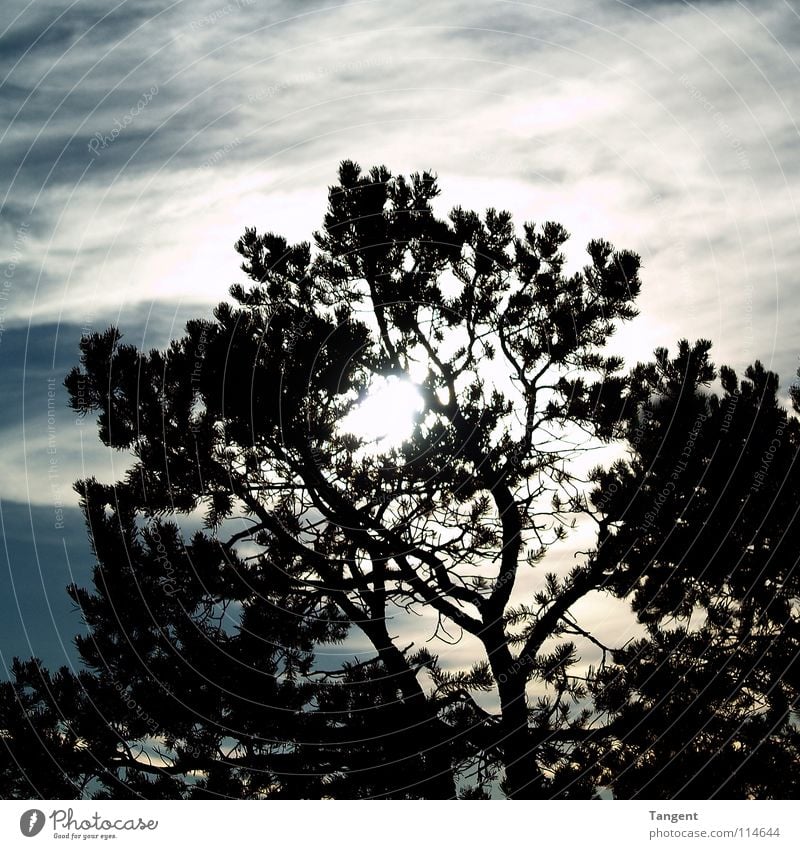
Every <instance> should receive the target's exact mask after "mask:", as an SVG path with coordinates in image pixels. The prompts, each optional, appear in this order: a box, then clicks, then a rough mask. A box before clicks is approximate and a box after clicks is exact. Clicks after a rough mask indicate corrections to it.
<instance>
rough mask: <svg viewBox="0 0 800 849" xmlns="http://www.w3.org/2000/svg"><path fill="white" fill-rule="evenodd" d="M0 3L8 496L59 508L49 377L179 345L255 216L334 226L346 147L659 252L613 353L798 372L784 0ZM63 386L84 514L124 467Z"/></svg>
mask: <svg viewBox="0 0 800 849" xmlns="http://www.w3.org/2000/svg"><path fill="white" fill-rule="evenodd" d="M0 15H2V18H0V32H3V30H4V29H5V28H6V27H8V29H7V30H6V31H5V32H4V33H3V35H2V37H0V52H1V53H2V55H3V57H4V59H5V60H6V61H5V63H4V67H6V68H8V69H10V70H9V71H8V75H7V77H6V79H5V81H4V82H3V83H2V94H3V98H2V106H0V109H1V110H2V113H1V114H2V116H3V121H2V124H0V142H1V143H0V163H1V164H2V173H3V174H4V175H6V180H7V183H5V184H4V185H3V186H2V187H1V188H2V191H0V238H2V244H3V255H2V257H0V259H1V260H2V263H3V266H2V269H0V275H3V274H4V273H5V272H7V271H9V269H11V272H12V273H11V274H10V277H6V279H8V280H9V281H10V285H9V287H8V288H7V290H6V291H7V299H6V300H4V301H0V313H1V314H2V322H1V323H0V327H2V337H0V364H2V366H3V373H2V378H1V379H2V382H3V383H2V387H0V388H2V390H3V391H4V398H5V399H6V403H5V404H4V407H3V409H2V410H0V431H2V435H3V436H4V437H5V439H6V445H12V446H14V447H15V448H16V450H15V451H7V452H5V453H4V457H3V461H2V467H0V496H3V497H4V498H12V499H14V500H16V501H18V502H22V501H26V502H27V501H30V502H32V503H33V504H34V505H36V507H35V508H33V509H36V510H42V511H44V512H45V513H47V511H51V512H52V510H53V501H54V497H55V496H54V492H53V489H52V479H51V476H50V475H49V472H48V469H49V465H48V463H49V459H48V457H49V455H48V454H47V450H48V446H49V441H48V440H49V434H48V430H47V421H48V419H47V414H48V410H47V391H48V383H47V381H48V380H49V379H52V378H53V377H55V379H56V383H57V385H58V386H59V387H60V382H61V379H63V373H64V372H65V370H66V369H67V368H69V367H70V366H71V365H73V364H74V362H75V361H76V359H77V350H76V343H77V339H78V338H79V336H80V333H81V331H82V330H83V329H102V328H104V327H105V326H106V325H107V324H109V323H112V322H113V323H117V324H119V325H120V326H121V327H122V329H123V331H124V332H125V333H126V335H127V338H128V340H129V341H134V342H137V343H138V342H139V341H140V340H141V339H144V340H145V343H146V345H147V346H149V345H151V344H152V345H156V344H158V345H161V344H164V343H165V342H166V341H168V340H169V339H170V338H172V336H173V335H177V334H179V333H180V329H181V327H182V325H183V322H184V321H185V319H186V318H187V317H189V316H190V315H192V314H200V315H204V314H205V315H207V314H208V313H209V312H210V309H211V307H212V305H213V304H215V303H216V302H217V301H218V300H220V299H222V298H224V297H225V295H226V292H227V288H228V285H229V284H230V283H231V282H234V281H236V280H240V279H241V272H240V271H239V268H238V266H239V257H238V255H237V254H236V253H235V252H234V251H233V243H234V241H235V240H236V238H237V237H238V236H239V235H240V234H241V233H242V231H243V230H244V227H245V226H249V225H255V226H257V227H258V228H259V229H262V230H274V231H278V232H282V233H285V234H286V235H287V236H288V237H289V238H291V239H294V240H300V239H305V238H308V237H309V236H310V234H311V232H312V230H313V229H314V228H316V227H318V226H319V223H320V221H321V217H322V214H323V212H324V206H325V193H326V187H327V185H328V184H330V183H331V182H332V181H333V180H334V178H335V172H336V167H337V164H338V162H339V161H340V160H341V159H344V158H353V159H356V160H358V161H360V162H361V163H362V164H363V165H364V166H369V165H372V164H375V163H385V164H387V165H388V166H389V167H390V168H391V169H392V170H393V171H395V172H408V171H413V170H419V169H423V168H429V169H432V170H435V171H437V172H438V174H439V176H440V183H441V187H442V189H443V195H442V198H441V199H440V200H441V209H442V212H446V210H447V209H448V208H450V207H451V206H453V205H456V204H460V205H463V206H465V207H470V206H471V207H475V208H484V207H486V206H496V207H501V208H508V209H510V210H511V211H512V212H513V213H514V214H515V216H516V218H517V221H518V223H521V222H522V221H525V220H534V221H538V222H542V221H544V220H558V221H561V222H562V223H563V224H564V225H565V226H566V227H567V229H568V230H569V231H570V232H572V234H573V239H572V241H571V243H570V250H569V255H570V262H571V263H572V265H573V267H574V266H579V265H580V264H582V262H583V258H584V255H583V247H584V245H585V243H586V242H587V241H588V240H589V239H590V238H593V237H597V236H603V237H607V238H609V239H610V240H611V241H612V242H614V243H615V244H616V245H617V246H619V247H624V248H630V249H633V250H636V251H638V252H639V253H641V255H642V258H643V279H644V288H643V293H642V296H641V299H640V308H641V315H640V317H639V318H638V319H637V320H636V321H635V322H633V323H632V324H631V325H629V326H628V327H627V328H626V329H625V330H624V331H623V332H622V333H620V334H619V337H618V339H617V341H616V345H617V347H618V348H619V349H620V350H622V351H623V352H624V353H625V354H626V356H627V357H628V359H629V360H636V359H645V358H647V357H648V356H649V354H650V352H651V351H652V348H653V347H655V346H656V345H667V346H670V347H672V348H673V349H674V347H675V342H676V340H677V339H678V338H679V337H682V336H686V337H689V338H696V337H700V336H702V337H709V338H711V339H712V340H713V342H714V345H715V358H716V360H717V361H718V362H730V363H731V364H732V365H734V366H736V367H737V368H738V369H739V370H740V371H741V370H742V369H743V368H744V366H745V365H747V364H748V363H749V362H751V361H752V360H753V359H755V358H757V357H759V358H761V359H762V360H764V361H765V363H766V364H767V365H768V366H770V367H772V368H775V369H776V370H778V371H779V372H780V374H781V376H782V378H783V380H784V385H786V384H787V383H788V380H789V379H790V377H791V376H792V374H793V373H794V371H795V368H796V366H797V354H798V353H799V352H800V340H798V339H797V338H796V331H795V328H796V327H797V322H798V319H800V291H799V290H798V289H797V286H796V282H795V276H796V269H797V267H798V262H799V261H800V240H799V239H798V238H797V237H798V230H799V229H800V228H798V215H797V210H798V197H797V189H796V187H797V186H798V185H800V182H799V181H798V176H800V175H799V174H798V169H799V168H800V160H798V158H797V156H796V145H797V136H798V128H797V125H796V121H795V118H794V116H795V115H797V114H798V106H799V105H800V104H799V103H798V98H799V97H800V95H798V91H800V89H798V87H797V81H798V80H797V78H798V63H799V62H800V17H798V15H797V14H796V12H795V11H794V10H793V9H792V8H791V6H790V5H788V4H786V3H782V2H778V0H767V2H759V3H757V4H745V3H737V2H703V3H694V4H691V5H689V4H687V3H683V2H671V3H662V2H658V3H656V2H635V3H630V2H628V3H623V2H614V0H605V2H600V3H590V2H588V0H571V2H569V3H567V4H559V7H558V9H550V10H548V9H544V8H542V7H541V6H533V5H526V4H523V3H512V2H498V3H485V4H475V3H468V2H466V0H443V2H439V3H434V4H431V3H429V4H419V3H415V2H411V0H400V2H396V1H395V0H391V2H388V0H386V1H384V0H381V1H380V2H376V1H375V0H372V2H353V3H331V4H328V5H327V6H326V5H320V4H318V3H310V2H302V3H297V2H289V0H277V2H270V0H252V1H251V2H248V0H233V2H227V3H226V2H221V0H201V2H194V3H191V4H189V3H187V2H177V3H174V4H170V5H168V6H165V5H164V4H162V3H157V2H137V3H136V4H135V5H134V4H133V3H132V2H129V3H123V4H122V5H120V6H118V7H116V8H115V9H114V10H113V11H109V8H108V6H107V4H103V3H100V2H99V0H98V1H97V2H94V0H93V2H82V3H78V4H74V5H72V6H70V7H69V8H68V9H66V10H65V9H64V8H63V5H62V4H56V3H53V2H49V0H43V1H42V2H37V3H31V4H25V3H22V2H17V0H13V2H8V0H7V2H4V4H3V8H2V11H1V12H0ZM15 17H16V20H14V19H15ZM12 21H13V23H12ZM9 25H10V26H9ZM148 92H150V93H151V96H150V97H149V98H148V97H147V93H148ZM144 101H146V102H144ZM93 140H95V143H94V144H93ZM21 228H23V231H24V239H22V240H20V238H19V234H20V232H21ZM6 246H7V247H6ZM12 266H13V269H12ZM0 283H2V278H0ZM64 401H65V399H64V397H63V393H62V392H61V390H60V388H59V389H58V396H57V403H58V414H57V420H58V422H59V424H58V428H59V430H58V437H57V439H58V443H57V450H58V454H57V456H58V459H59V467H58V468H59V474H60V478H59V480H60V485H61V486H62V490H63V492H64V500H65V503H67V501H68V498H71V497H72V496H71V495H69V485H70V483H71V481H72V480H74V479H75V478H76V477H80V476H82V475H83V474H84V473H85V471H84V470H86V471H87V472H88V471H90V472H91V473H97V474H99V476H100V477H103V478H105V479H108V480H113V479H114V477H115V473H119V470H120V468H121V466H120V463H122V464H123V467H124V458H121V457H120V456H116V457H113V456H110V455H109V454H108V452H106V451H105V450H104V449H103V448H102V446H99V444H98V443H97V440H96V438H94V433H93V428H90V427H88V426H84V427H83V428H80V427H77V426H75V424H74V422H72V423H70V422H69V416H70V414H69V411H68V410H67V409H66V407H65V406H64ZM23 437H24V439H23ZM612 630H613V629H612ZM453 653H454V654H453ZM457 654H458V649H453V650H452V653H451V655H450V656H449V657H450V660H453V658H456V656H457ZM453 662H455V661H453Z"/></svg>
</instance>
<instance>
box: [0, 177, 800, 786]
mask: <svg viewBox="0 0 800 849" xmlns="http://www.w3.org/2000/svg"><path fill="white" fill-rule="evenodd" d="M437 195H438V187H437V182H436V179H435V178H434V176H433V175H431V174H429V173H423V174H415V175H412V177H411V178H409V179H406V178H404V177H400V176H393V175H391V174H390V173H389V171H388V170H387V169H386V168H383V167H377V168H373V169H372V170H371V171H370V172H369V173H368V174H365V173H363V172H362V171H361V170H360V169H359V167H358V166H357V165H355V164H354V163H352V162H345V163H343V164H342V166H341V168H340V171H339V182H338V184H337V185H336V186H334V187H332V188H331V189H330V192H329V205H328V210H327V213H326V215H325V218H324V222H323V226H322V229H321V230H320V231H319V232H318V233H315V234H314V249H313V250H312V247H311V245H310V244H308V243H301V244H297V245H292V244H289V243H288V242H287V241H286V240H285V239H283V238H282V237H280V236H277V235H274V234H271V233H267V234H258V233H257V232H256V231H255V230H254V229H247V230H246V231H245V234H244V236H243V237H242V238H241V239H240V240H239V242H238V243H237V245H236V249H237V251H238V252H239V253H240V254H241V255H242V257H243V260H244V261H243V265H242V268H243V270H244V272H245V273H246V275H247V276H248V278H249V279H250V281H251V282H250V284H248V285H247V286H244V285H239V284H237V285H234V286H233V287H232V288H231V290H230V292H231V297H232V299H233V304H231V303H228V302H223V303H221V304H220V305H219V306H218V307H217V308H216V310H215V311H214V317H213V320H196V321H192V322H189V323H188V324H187V326H186V333H185V335H184V336H183V337H182V338H181V339H179V340H176V341H174V342H173V343H172V344H171V345H170V346H169V348H168V349H167V350H166V351H163V352H162V351H157V350H153V351H150V352H143V351H139V350H137V349H136V348H135V347H133V346H131V345H128V344H125V343H124V342H123V341H122V336H121V334H120V332H119V331H118V330H117V329H116V328H109V329H108V330H107V331H105V332H104V333H96V334H92V335H89V336H87V337H85V338H84V339H83V340H82V342H81V366H80V367H79V368H76V369H74V370H73V371H72V372H71V373H70V375H69V376H68V377H67V380H66V385H67V388H68V389H69V392H70V396H71V403H72V406H73V408H74V409H75V410H77V411H79V412H80V413H83V414H89V413H92V414H94V413H96V414H97V415H98V427H99V434H100V438H101V439H102V441H103V442H104V443H105V444H106V445H109V446H112V447H114V448H117V449H120V450H125V451H128V452H130V454H131V455H132V458H133V463H132V466H131V468H130V470H129V472H128V473H127V475H126V476H125V478H124V480H122V481H120V482H118V483H116V484H115V485H113V486H110V485H104V484H101V483H99V482H97V481H96V480H93V479H89V480H85V481H81V482H79V483H78V484H77V489H78V491H79V493H80V495H81V499H82V506H83V510H84V513H85V515H86V519H87V524H88V528H89V530H90V534H91V539H92V545H93V549H94V552H95V556H96V559H97V565H96V567H95V571H94V590H93V592H89V591H87V590H85V589H81V588H78V587H75V586H72V587H70V588H69V592H70V594H71V597H72V598H73V600H74V601H75V602H76V604H77V605H78V606H79V607H80V610H81V612H82V615H83V617H84V619H85V621H86V623H87V624H88V625H89V628H90V633H89V636H85V637H79V638H78V639H77V644H78V649H79V652H80V655H81V658H82V660H83V662H84V664H85V666H86V669H85V670H83V671H81V672H80V673H78V674H77V675H75V674H72V673H70V672H69V671H68V670H61V671H59V672H58V673H56V674H54V675H51V674H50V673H48V672H47V671H46V670H44V669H42V667H41V664H39V663H38V662H36V661H35V660H34V661H30V662H28V663H25V664H23V663H18V664H17V665H16V667H15V670H14V671H15V680H14V681H13V682H9V683H7V684H5V685H3V687H2V689H0V727H2V728H4V729H5V732H4V734H3V739H4V743H5V752H6V756H5V763H4V764H0V781H2V782H3V783H4V786H5V787H6V788H8V789H7V791H6V795H21V796H24V795H29V794H30V793H31V791H32V790H35V789H39V788H40V787H43V788H46V792H48V793H50V792H51V791H52V795H57V796H59V797H62V798H63V797H68V796H74V795H81V794H94V795H100V796H103V795H106V796H112V797H120V796H147V797H173V796H182V797H186V796H191V797H206V798H210V797H219V796H234V797H247V798H261V797H276V796H277V797H280V796H284V797H320V796H331V797H374V796H383V797H392V798H396V797H424V798H449V797H454V796H456V795H460V796H477V797H482V796H486V795H487V794H489V793H490V792H496V791H497V789H498V788H501V789H502V791H503V792H504V793H505V795H506V796H508V797H510V798H548V797H553V796H563V797H574V798H585V797H590V796H592V795H593V794H595V793H596V792H597V790H598V788H599V787H601V786H607V787H611V788H612V789H613V790H614V792H615V793H616V795H620V796H636V795H649V794H653V795H656V796H670V797H671V796H680V795H692V792H693V793H694V794H695V795H703V793H704V792H705V791H704V790H703V788H708V787H709V778H708V770H709V769H711V767H709V766H708V763H709V761H710V759H713V763H724V769H725V776H726V781H725V782H723V783H721V784H720V787H719V792H723V793H730V794H731V795H735V796H741V795H780V794H781V793H783V792H788V790H789V789H790V788H793V787H794V784H793V783H792V782H794V781H795V779H793V778H791V777H790V776H791V775H792V774H793V773H790V771H789V770H788V765H789V764H796V761H797V742H798V741H797V737H796V730H795V725H794V719H793V711H794V710H795V708H796V706H797V696H796V693H797V670H796V665H795V664H794V658H795V656H796V654H797V646H798V634H797V597H798V593H797V577H796V575H795V571H794V568H793V567H794V559H793V558H794V557H795V556H794V555H792V553H791V552H792V551H793V550H795V551H796V550H797V549H796V547H795V548H794V549H793V548H792V542H793V540H794V534H795V533H796V531H795V530H794V510H795V507H794V505H796V503H797V500H796V495H797V493H796V487H797V484H796V476H795V474H794V471H793V469H794V466H793V461H794V457H795V456H796V452H797V447H798V438H799V436H798V428H797V423H796V420H795V419H794V418H793V417H789V416H787V414H786V412H785V410H783V408H781V407H780V406H779V404H778V401H777V394H776V393H777V378H776V377H775V376H774V375H771V374H769V373H767V372H765V371H764V370H763V368H761V367H760V366H759V365H756V366H754V367H753V368H752V369H751V370H750V371H749V372H748V374H747V380H745V381H742V382H741V384H739V383H738V381H737V378H736V376H735V375H734V374H733V372H732V371H731V370H730V369H722V371H721V374H722V386H723V393H724V394H723V395H722V396H721V397H718V396H717V395H715V394H714V393H712V392H710V391H709V390H708V387H709V385H710V383H711V382H712V381H713V380H714V379H715V376H716V374H715V370H714V367H713V365H712V364H711V363H710V361H709V358H708V352H709V345H708V343H705V342H700V343H697V344H696V345H695V346H694V347H690V346H689V345H688V343H681V345H680V346H679V351H678V355H677V357H676V358H675V359H674V360H671V359H670V358H669V355H668V353H667V352H666V351H664V350H659V351H657V352H656V360H655V362H654V363H653V364H650V365H640V366H637V367H636V368H634V369H633V370H632V371H631V372H630V373H629V374H624V373H623V361H622V359H621V358H620V357H618V356H614V355H611V354H609V353H608V352H607V351H606V350H605V348H606V344H607V342H608V340H609V338H610V337H611V336H612V334H613V332H614V330H615V328H616V327H617V326H618V325H619V323H621V322H625V321H628V320H630V319H632V318H633V317H634V316H635V315H636V310H635V308H634V301H635V298H636V296H637V294H638V292H639V288H640V281H639V276H638V272H639V259H638V257H637V256H636V255H635V254H633V253H630V252H627V251H615V250H614V249H613V248H612V247H611V245H609V244H608V243H606V242H604V241H601V240H598V241H593V242H591V243H590V244H589V246H588V255H589V264H588V265H586V266H585V267H584V268H583V269H582V270H581V271H579V272H575V273H569V274H568V273H566V271H565V258H564V255H563V253H562V247H563V245H564V243H565V241H566V239H567V233H566V232H565V230H564V229H563V228H562V227H561V226H560V225H557V224H554V223H546V224H544V225H543V226H541V227H536V226H534V225H533V224H526V225H525V226H524V231H523V234H522V235H520V236H517V235H516V234H515V231H514V228H513V224H512V220H511V216H510V215H509V214H508V213H506V212H498V211H496V210H493V209H490V210H488V211H487V212H486V214H485V215H484V216H483V217H480V216H478V215H477V214H476V213H473V212H468V211H465V210H463V209H461V208H458V207H457V208H456V209H454V210H453V211H452V212H451V213H450V215H449V217H448V218H447V219H442V218H440V217H438V216H437V214H436V212H435V210H434V204H435V200H436V197H437ZM411 376H413V377H414V383H415V385H416V391H417V392H418V393H419V397H420V407H421V409H420V410H419V411H418V413H417V415H416V418H415V422H414V426H413V430H412V432H411V433H410V434H409V435H408V438H407V439H406V440H405V441H403V442H402V443H401V444H397V445H387V444H385V443H382V442H380V441H377V442H376V441H375V440H370V439H368V438H367V437H365V436H364V435H363V434H359V433H357V432H351V431H352V427H349V426H348V421H350V420H351V419H350V414H351V413H352V411H353V410H355V409H357V408H358V407H359V405H360V404H361V403H362V402H363V401H364V399H365V398H367V397H368V396H370V393H373V392H374V391H375V388H376V387H380V386H386V385H389V384H392V382H395V383H397V382H400V381H406V382H408V381H409V380H410V379H411ZM796 400H800V399H796ZM753 417H755V419H754V418H753ZM753 420H755V422H756V424H755V426H753V425H751V422H752V421H753ZM779 425H780V427H781V430H780V438H779V440H778V441H779V445H778V447H777V448H772V447H770V449H769V450H771V451H772V452H773V453H772V454H771V455H770V457H771V458H773V459H771V460H770V463H769V465H768V468H767V469H766V470H764V471H763V473H761V478H760V479H759V480H760V484H759V490H760V492H761V493H763V496H762V495H760V496H759V499H758V505H757V508H755V507H754V506H753V499H752V498H751V497H750V496H749V495H748V494H747V492H748V488H750V487H752V486H753V485H755V484H754V481H755V478H754V477H753V475H754V471H753V470H754V469H757V468H760V466H759V464H762V465H763V460H762V455H763V454H764V452H765V451H767V447H768V446H772V443H771V441H770V440H773V439H775V438H776V437H775V433H776V432H777V428H778V426H779ZM687 444H688V445H689V446H690V447H689V449H688V451H687V447H686V446H687ZM604 445H608V446H615V447H616V450H617V456H618V459H617V460H616V461H615V462H611V463H610V464H607V466H606V467H602V466H598V467H597V468H594V469H591V470H589V471H588V472H587V468H588V466H587V463H586V459H587V457H591V456H593V452H594V451H597V450H599V449H601V448H602V447H603V446H604ZM606 451H608V449H606ZM732 470H733V471H732ZM769 499H771V500H769ZM793 499H794V501H793ZM177 517H182V518H181V522H180V525H179V524H178V522H177V521H176V518H177ZM743 517H744V518H743ZM734 518H735V519H737V522H736V523H735V524H734V522H733V519H734ZM576 523H581V524H582V525H583V524H585V523H593V525H594V526H595V527H596V541H595V544H594V545H593V546H592V548H591V550H590V551H588V552H585V553H583V554H582V555H580V559H579V560H578V563H577V565H575V566H574V567H573V568H572V569H571V570H570V571H568V573H566V574H563V573H562V574H560V575H559V574H556V573H553V572H551V573H547V574H546V575H544V576H540V575H539V573H540V571H541V564H542V563H543V562H545V561H547V560H548V559H549V557H548V556H549V555H552V553H553V549H554V547H557V546H558V545H559V544H560V543H561V541H562V540H563V539H564V538H565V537H566V535H567V532H568V530H569V529H570V528H571V527H574V526H575V525H576ZM701 529H702V533H700V534H698V531H699V530H701ZM521 575H524V576H525V582H530V581H533V580H534V579H537V578H538V589H537V590H536V591H535V592H533V593H529V595H532V598H529V597H523V598H518V596H520V594H521V593H523V594H525V593H526V588H525V587H524V586H517V591H516V593H515V585H517V584H518V579H519V578H520V576H521ZM519 583H520V584H521V583H522V582H519ZM604 596H616V597H618V598H621V599H625V600H627V601H628V602H629V603H630V606H631V611H632V615H635V617H636V618H637V620H638V622H639V623H640V625H641V629H642V634H641V638H640V639H637V640H636V641H635V642H632V643H629V644H628V645H626V646H621V647H612V646H607V645H606V644H605V642H604V641H603V639H602V635H598V634H594V633H592V632H591V631H590V630H588V629H587V628H586V627H584V626H583V625H582V624H581V621H580V617H579V613H578V609H576V605H579V603H581V602H584V601H585V600H586V599H587V598H591V597H597V598H601V599H602V598H603V597H604ZM419 613H425V614H426V616H427V617H428V618H424V619H423V620H421V623H422V625H421V627H427V626H425V623H426V622H428V621H430V622H431V624H430V634H429V635H431V636H433V637H435V638H436V640H435V641H433V643H432V647H428V646H422V647H418V646H415V645H407V644H404V643H403V642H401V640H400V639H399V638H398V637H397V636H396V635H394V634H393V630H394V624H393V623H394V622H396V621H397V620H398V619H405V618H408V617H413V616H414V614H419ZM464 633H466V634H467V635H468V636H469V638H470V639H471V640H472V644H473V645H475V646H477V647H478V648H477V649H476V656H475V659H474V664H473V665H472V666H471V667H470V668H468V669H451V668H447V666H446V665H445V664H443V663H442V662H441V661H440V658H439V657H437V654H436V652H435V646H436V641H441V640H443V641H448V640H453V639H458V638H459V635H460V634H464ZM347 639H351V640H356V639H360V640H362V641H364V642H366V643H367V645H368V647H369V648H368V651H366V652H361V655H360V656H359V657H357V658H354V659H353V660H351V661H348V662H345V663H339V664H338V665H337V664H336V663H335V662H334V663H332V664H331V663H329V662H327V661H328V658H329V657H331V656H333V653H334V649H333V648H332V647H333V646H336V645H341V644H342V643H343V642H344V641H345V640H347ZM589 649H591V650H593V651H595V652H596V653H597V655H598V657H600V658H601V659H600V660H599V662H598V663H596V664H595V665H594V666H590V667H589V668H588V669H587V668H585V667H584V666H583V665H581V662H580V654H581V652H586V651H587V650H589ZM339 651H340V652H341V649H340V650H339ZM332 667H333V668H332ZM482 692H483V693H485V694H486V695H485V696H483V697H482V696H480V695H479V694H480V693H482ZM689 704H692V705H693V708H692V713H691V717H690V721H687V717H686V715H685V714H686V711H685V708H686V706H687V705H689ZM20 705H21V706H22V707H23V708H24V711H25V713H24V714H23V713H22V712H20V710H19V706H20ZM487 705H488V707H487ZM492 705H494V706H492ZM36 740H38V741H40V742H39V744H38V745H37V744H35V741H36ZM34 750H35V751H36V754H35V755H33V754H31V752H32V751H34ZM53 761H55V763H56V764H58V766H59V769H60V774H57V775H55V777H54V771H53V768H52V763H53ZM712 765H713V764H712ZM767 766H769V771H767V770H766V769H765V767H767ZM775 766H777V767H779V768H780V767H787V769H785V770H784V772H783V774H782V777H781V778H780V779H778V778H777V777H775V775H774V773H773V772H772V770H773V769H774V767H775ZM48 770H49V772H48V776H49V777H47V778H45V773H46V772H47V771H48ZM39 782H42V783H41V784H40V783H39ZM45 782H47V783H45Z"/></svg>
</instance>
